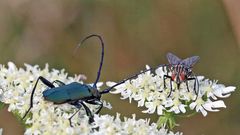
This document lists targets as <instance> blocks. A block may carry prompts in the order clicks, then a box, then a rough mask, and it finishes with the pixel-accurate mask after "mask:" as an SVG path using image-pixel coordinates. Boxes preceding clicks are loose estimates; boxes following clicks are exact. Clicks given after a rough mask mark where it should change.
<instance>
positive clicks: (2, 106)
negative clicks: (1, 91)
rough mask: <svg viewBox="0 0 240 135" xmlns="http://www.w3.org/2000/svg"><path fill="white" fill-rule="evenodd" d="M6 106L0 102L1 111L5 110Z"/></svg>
mask: <svg viewBox="0 0 240 135" xmlns="http://www.w3.org/2000/svg"><path fill="white" fill-rule="evenodd" d="M4 106H5V104H4V103H3V102H0V110H1V109H3V108H4Z"/></svg>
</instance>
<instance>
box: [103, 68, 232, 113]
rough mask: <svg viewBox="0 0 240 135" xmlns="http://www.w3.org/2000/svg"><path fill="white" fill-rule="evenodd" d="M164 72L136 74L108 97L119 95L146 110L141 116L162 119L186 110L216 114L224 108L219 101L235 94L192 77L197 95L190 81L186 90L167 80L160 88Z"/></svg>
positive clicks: (185, 87) (184, 85)
mask: <svg viewBox="0 0 240 135" xmlns="http://www.w3.org/2000/svg"><path fill="white" fill-rule="evenodd" d="M146 67H147V69H149V68H150V67H149V66H146ZM164 68H165V67H159V68H157V69H156V70H155V72H154V73H151V72H150V71H148V72H145V73H142V74H139V75H138V77H137V78H135V79H132V80H128V81H126V82H125V83H123V84H121V85H119V86H117V87H115V89H116V90H115V91H112V92H111V93H114V94H118V93H120V94H121V95H122V98H123V99H127V98H129V101H130V102H131V101H132V99H133V100H135V101H137V102H138V106H145V107H146V108H147V110H144V111H143V112H144V113H150V114H151V113H154V112H157V114H158V115H163V114H164V113H165V112H171V113H175V114H180V113H186V112H187V110H195V111H196V112H199V111H200V112H201V113H202V114H203V115H204V116H206V115H207V112H208V111H211V112H216V111H219V109H218V108H226V105H225V104H224V102H223V101H222V100H220V99H219V98H226V97H229V96H230V95H231V92H233V91H234V90H235V87H233V86H229V87H225V86H224V85H223V84H217V81H211V80H209V79H204V77H203V76H197V77H196V78H197V80H198V86H197V87H198V89H199V91H198V94H197V95H196V93H195V91H194V85H195V84H194V83H195V82H194V81H188V87H189V89H190V90H188V89H187V85H186V83H184V82H183V83H181V86H180V88H179V89H178V87H177V84H176V83H175V82H174V81H173V82H172V84H170V79H166V80H165V83H166V86H164V79H163V77H164V75H166V74H167V70H166V69H164ZM170 74H171V73H170ZM114 84H116V83H115V82H107V85H108V86H113V85H114ZM170 85H171V86H170ZM171 87H172V88H171ZM169 94H170V95H169Z"/></svg>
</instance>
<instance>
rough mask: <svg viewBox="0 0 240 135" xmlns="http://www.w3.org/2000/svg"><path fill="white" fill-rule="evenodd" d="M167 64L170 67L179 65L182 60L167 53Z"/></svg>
mask: <svg viewBox="0 0 240 135" xmlns="http://www.w3.org/2000/svg"><path fill="white" fill-rule="evenodd" d="M167 59H168V62H169V63H170V64H172V65H177V64H179V63H180V62H181V61H182V60H181V59H180V58H178V57H177V56H176V55H174V54H172V53H167Z"/></svg>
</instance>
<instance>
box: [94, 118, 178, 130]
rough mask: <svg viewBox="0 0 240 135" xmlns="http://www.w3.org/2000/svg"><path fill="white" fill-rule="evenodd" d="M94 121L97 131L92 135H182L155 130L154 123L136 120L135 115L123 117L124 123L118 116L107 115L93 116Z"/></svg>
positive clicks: (147, 120)
mask: <svg viewBox="0 0 240 135" xmlns="http://www.w3.org/2000/svg"><path fill="white" fill-rule="evenodd" d="M95 121H96V122H95V127H96V128H98V129H99V131H97V132H95V133H93V135H182V133H180V132H177V133H173V132H171V131H170V132H169V131H168V130H167V129H165V128H164V127H162V128H161V129H157V125H156V124H155V123H152V124H151V125H149V124H150V123H149V122H150V120H149V119H146V120H144V119H139V120H136V115H133V116H132V118H126V117H125V118H124V121H121V120H120V115H119V114H117V116H116V118H114V117H113V116H109V115H102V116H97V115H95Z"/></svg>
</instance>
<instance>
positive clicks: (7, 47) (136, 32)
mask: <svg viewBox="0 0 240 135" xmlns="http://www.w3.org/2000/svg"><path fill="white" fill-rule="evenodd" d="M92 33H96V34H100V35H102V36H103V38H104V41H105V43H106V49H105V51H106V53H105V54H106V55H105V59H104V65H103V70H102V76H101V78H100V80H101V81H104V82H105V81H118V80H121V79H123V78H126V77H127V76H129V75H132V74H134V73H136V72H139V71H140V70H142V69H144V67H145V65H146V64H149V65H151V66H156V65H158V64H162V63H166V62H167V61H166V58H165V54H166V52H173V53H175V54H176V55H178V56H181V57H182V58H184V57H189V56H192V55H199V56H200V57H201V60H200V62H199V63H198V64H197V65H196V66H195V67H194V71H195V72H196V73H198V74H199V75H204V76H206V77H207V78H211V79H215V78H216V79H219V80H220V81H221V83H224V84H226V85H234V86H237V88H238V87H239V79H240V71H239V69H240V62H239V58H240V53H239V48H238V46H237V43H236V40H235V39H234V36H233V30H232V28H231V25H230V22H229V19H228V16H227V14H226V12H225V9H224V6H223V4H222V2H221V1H218V0H211V1H210V0H186V1H174V2H172V1H169V0H159V1H153V0H131V1H129V0H120V1H111V0H71V1H68V0H51V1H49V0H41V1H32V0H5V1H3V0H2V1H0V54H1V57H0V62H1V63H3V64H6V63H7V62H8V61H13V62H15V63H17V65H18V66H23V63H30V64H32V65H34V64H38V65H41V66H42V67H44V65H45V63H49V65H50V67H54V68H58V69H61V68H65V69H66V70H67V71H68V72H69V73H71V74H74V73H83V74H86V75H87V76H88V77H89V78H88V80H87V81H88V82H93V81H94V79H95V77H96V72H97V71H96V70H97V68H98V64H99V59H100V46H98V44H99V43H98V41H97V40H94V39H93V40H92V41H87V42H86V43H85V45H86V46H82V48H80V49H79V51H78V54H77V55H76V56H75V57H72V54H73V50H74V48H75V46H76V44H77V43H78V42H79V41H80V40H81V39H82V38H83V37H85V36H86V35H89V34H92ZM238 94H239V93H238V92H236V93H234V94H233V96H232V97H231V99H228V100H226V102H225V103H226V105H227V106H228V108H227V109H225V110H223V111H221V112H220V113H218V114H214V115H211V113H210V114H209V115H208V116H207V117H206V118H203V117H202V116H201V115H198V116H196V117H194V118H192V119H187V120H183V121H181V122H180V124H181V126H180V127H179V129H177V130H180V131H183V132H184V133H185V134H196V135H197V134H203V133H204V134H219V135H220V134H223V135H224V134H237V133H239V128H238V125H239V124H240V123H239V122H240V117H238V115H239V113H240V109H239V106H240V105H239V103H240V100H239V97H238ZM103 98H104V99H105V100H108V101H110V102H111V103H112V106H113V109H112V111H111V112H107V110H103V112H102V113H110V114H115V112H119V113H121V114H122V116H128V117H131V114H132V113H137V116H138V117H141V118H148V117H149V115H144V114H142V113H141V111H142V109H140V108H136V107H135V106H136V103H133V104H129V103H127V102H124V101H121V100H120V99H119V97H118V96H113V95H104V97H103ZM126 110H128V111H126ZM3 112H4V113H3ZM151 119H152V121H156V120H157V116H155V115H151ZM12 120H13V119H12V118H9V114H7V113H6V110H5V111H3V110H1V112H0V127H3V129H4V133H9V134H11V133H12V130H11V129H13V128H14V129H15V127H14V126H15V125H14V124H13V122H8V123H5V122H4V121H12ZM196 123H197V124H196ZM199 125H201V126H200V127H199ZM213 125H216V126H213ZM16 131H17V130H16ZM12 134H13V133H12ZM15 134H16V133H15Z"/></svg>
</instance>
